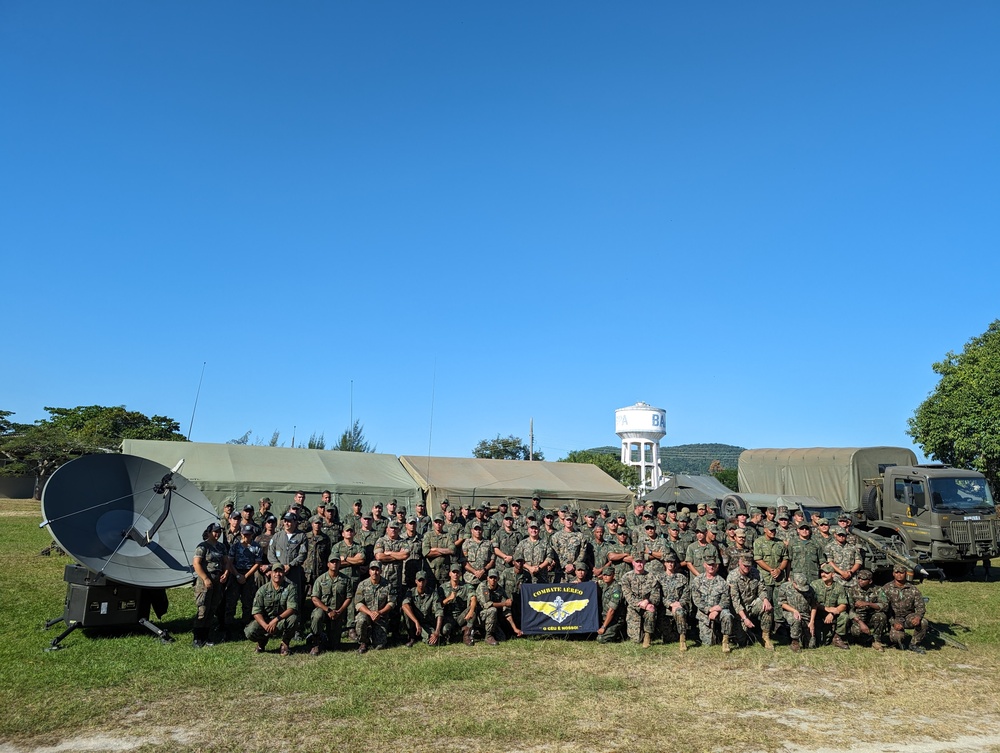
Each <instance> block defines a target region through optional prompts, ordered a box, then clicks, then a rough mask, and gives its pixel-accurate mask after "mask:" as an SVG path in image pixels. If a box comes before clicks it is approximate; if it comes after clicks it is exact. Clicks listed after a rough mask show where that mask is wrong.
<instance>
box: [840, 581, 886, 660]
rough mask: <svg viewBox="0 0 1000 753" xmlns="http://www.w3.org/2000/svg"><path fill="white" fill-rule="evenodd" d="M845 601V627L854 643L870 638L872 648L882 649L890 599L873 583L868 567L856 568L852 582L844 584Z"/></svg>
mask: <svg viewBox="0 0 1000 753" xmlns="http://www.w3.org/2000/svg"><path fill="white" fill-rule="evenodd" d="M847 604H848V615H847V617H848V620H849V622H848V630H850V633H851V637H852V638H853V639H854V642H855V643H860V642H861V641H862V640H865V639H867V640H871V642H872V648H874V649H875V650H876V651H884V650H885V640H886V638H885V634H886V631H887V629H888V625H889V621H888V612H889V599H888V598H887V597H886V595H885V591H883V590H882V589H881V588H880V587H879V586H876V585H875V584H874V583H872V571H871V570H868V569H866V568H862V569H860V570H858V572H857V577H856V578H855V579H854V582H853V583H852V584H851V585H849V586H848V587H847Z"/></svg>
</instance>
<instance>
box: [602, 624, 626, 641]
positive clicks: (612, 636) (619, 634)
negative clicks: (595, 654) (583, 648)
mask: <svg viewBox="0 0 1000 753" xmlns="http://www.w3.org/2000/svg"><path fill="white" fill-rule="evenodd" d="M623 627H624V625H622V621H621V619H617V620H615V621H614V622H612V623H611V624H610V625H608V626H607V627H606V628H605V629H604V634H603V635H601V634H598V636H597V642H598V643H617V642H618V641H620V640H621V639H622V638H624V637H625V631H624V630H623V629H622V628H623Z"/></svg>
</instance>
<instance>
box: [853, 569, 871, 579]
mask: <svg viewBox="0 0 1000 753" xmlns="http://www.w3.org/2000/svg"><path fill="white" fill-rule="evenodd" d="M857 575H858V579H859V580H871V579H872V571H871V570H869V569H868V568H867V567H863V568H861V569H860V570H858V573H857Z"/></svg>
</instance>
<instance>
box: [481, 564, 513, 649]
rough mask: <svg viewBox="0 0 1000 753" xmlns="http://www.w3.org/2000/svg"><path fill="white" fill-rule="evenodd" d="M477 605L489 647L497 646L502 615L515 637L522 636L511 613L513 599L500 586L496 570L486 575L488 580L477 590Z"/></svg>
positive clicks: (498, 574)
mask: <svg viewBox="0 0 1000 753" xmlns="http://www.w3.org/2000/svg"><path fill="white" fill-rule="evenodd" d="M476 604H477V605H478V606H479V619H480V620H481V621H482V624H483V632H484V634H485V635H486V645H487V646H495V645H497V639H496V636H497V635H500V633H498V632H497V631H498V628H500V625H499V621H500V620H499V618H500V616H501V615H502V616H503V618H504V619H505V620H506V621H507V624H508V625H510V628H511V630H512V631H513V632H514V635H516V636H518V637H520V636H521V635H522V633H521V629H520V628H519V627H518V626H517V625H516V624H515V623H514V617H513V616H512V615H511V612H510V608H511V604H513V599H512V598H511V595H510V594H509V593H507V592H506V591H505V590H504V589H503V587H502V586H501V585H500V573H499V571H497V570H496V569H495V568H494V569H492V570H490V571H489V572H488V573H487V574H486V580H485V581H484V582H482V583H480V584H479V588H478V589H476Z"/></svg>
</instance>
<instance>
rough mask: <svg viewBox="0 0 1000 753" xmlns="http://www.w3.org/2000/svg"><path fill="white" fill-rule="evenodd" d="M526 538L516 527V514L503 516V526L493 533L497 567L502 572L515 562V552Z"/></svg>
mask: <svg viewBox="0 0 1000 753" xmlns="http://www.w3.org/2000/svg"><path fill="white" fill-rule="evenodd" d="M522 538H524V537H523V536H522V535H521V532H520V531H518V530H517V529H515V528H514V516H513V515H511V514H510V513H507V514H506V515H504V517H503V527H502V528H501V529H500V530H499V531H497V532H496V533H495V534H494V535H493V554H494V555H495V556H496V568H497V570H500V571H501V572H502V571H503V570H506V569H507V568H508V567H512V566H513V564H514V552H515V551H516V550H517V545H518V544H520V543H521V539H522Z"/></svg>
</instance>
